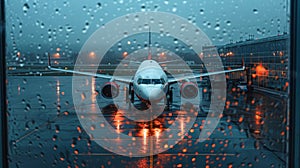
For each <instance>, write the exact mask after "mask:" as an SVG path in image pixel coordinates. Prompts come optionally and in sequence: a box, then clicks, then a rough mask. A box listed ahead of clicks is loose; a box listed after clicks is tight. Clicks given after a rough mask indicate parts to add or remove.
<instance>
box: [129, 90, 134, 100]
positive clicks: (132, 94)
mask: <svg viewBox="0 0 300 168" xmlns="http://www.w3.org/2000/svg"><path fill="white" fill-rule="evenodd" d="M130 99H131V102H134V90H133V89H132V90H131V91H130Z"/></svg>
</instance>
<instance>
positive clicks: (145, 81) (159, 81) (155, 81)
mask: <svg viewBox="0 0 300 168" xmlns="http://www.w3.org/2000/svg"><path fill="white" fill-rule="evenodd" d="M137 83H138V84H154V85H156V84H164V83H165V81H164V80H163V79H138V81H137Z"/></svg>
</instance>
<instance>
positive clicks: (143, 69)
mask: <svg viewBox="0 0 300 168" xmlns="http://www.w3.org/2000/svg"><path fill="white" fill-rule="evenodd" d="M150 36H151V35H150V33H149V51H148V52H149V54H148V59H147V60H144V61H143V62H141V63H140V65H139V67H138V69H137V71H136V73H135V75H134V76H133V77H132V79H125V78H124V77H119V76H110V75H105V74H93V73H89V72H81V71H73V70H65V69H60V68H54V67H52V66H51V61H50V56H49V57H48V68H49V69H50V70H54V71H61V72H69V73H75V74H81V75H88V76H94V77H99V78H105V79H110V82H107V83H105V84H104V86H103V87H102V89H101V94H102V96H103V97H105V98H115V97H117V96H118V94H119V85H118V84H117V83H116V82H123V83H127V84H129V89H128V90H129V93H130V95H131V100H132V101H134V94H135V95H136V96H137V97H138V98H139V99H140V100H141V101H142V102H146V103H149V104H151V102H159V101H160V100H162V99H163V98H164V97H165V95H168V94H169V95H170V94H172V93H170V85H172V84H174V83H177V82H179V81H183V80H185V81H187V80H189V79H195V78H196V79H197V78H198V79H199V78H200V77H204V76H210V75H217V74H222V73H230V72H235V71H242V70H245V66H244V63H243V65H242V67H241V68H237V69H231V70H224V71H217V72H208V73H201V74H193V75H187V76H185V75H184V74H183V75H182V76H181V77H176V78H168V76H167V74H166V73H165V71H164V70H163V68H162V67H161V66H160V64H162V63H165V62H157V61H155V60H153V59H152V56H151V50H150V44H151V40H150V39H151V37H150ZM180 93H181V96H182V97H183V98H187V99H192V98H195V97H196V96H197V95H198V85H197V84H195V83H194V82H183V83H182V84H181V86H180ZM167 97H172V96H167ZM167 101H171V100H167Z"/></svg>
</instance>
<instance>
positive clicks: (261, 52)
mask: <svg viewBox="0 0 300 168" xmlns="http://www.w3.org/2000/svg"><path fill="white" fill-rule="evenodd" d="M288 39H289V38H288V35H280V36H274V37H268V38H264V39H258V40H247V41H242V42H237V43H231V44H226V45H221V46H205V47H203V54H204V56H208V55H207V53H211V52H210V51H211V50H217V51H218V54H219V55H220V57H221V59H222V62H223V64H224V66H225V67H231V68H234V67H237V66H240V65H241V63H242V61H243V60H244V63H245V66H246V70H245V71H244V72H236V73H231V74H228V76H227V77H228V79H229V80H230V79H231V80H244V81H247V82H248V85H251V86H252V87H253V88H254V89H263V90H267V91H270V92H276V93H279V94H286V93H287V88H288V86H289V83H288V81H289V80H288V70H289V62H288V60H289V59H288V58H289V53H288V47H289V40H288Z"/></svg>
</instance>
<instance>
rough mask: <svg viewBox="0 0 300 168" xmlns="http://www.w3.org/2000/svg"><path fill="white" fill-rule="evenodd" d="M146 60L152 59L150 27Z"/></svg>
mask: <svg viewBox="0 0 300 168" xmlns="http://www.w3.org/2000/svg"><path fill="white" fill-rule="evenodd" d="M148 40H149V41H148V47H149V48H148V60H152V53H151V28H150V27H149V39H148Z"/></svg>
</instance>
